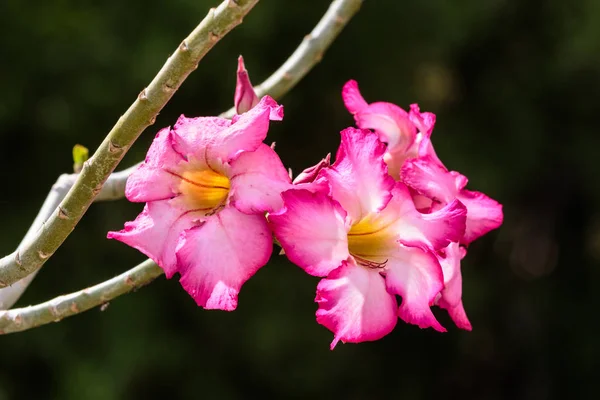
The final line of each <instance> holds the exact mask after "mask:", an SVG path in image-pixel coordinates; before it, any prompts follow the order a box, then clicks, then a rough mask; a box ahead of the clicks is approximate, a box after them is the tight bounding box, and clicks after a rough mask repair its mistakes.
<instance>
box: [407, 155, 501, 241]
mask: <svg viewBox="0 0 600 400" xmlns="http://www.w3.org/2000/svg"><path fill="white" fill-rule="evenodd" d="M400 176H401V180H402V182H404V183H405V184H407V185H408V186H410V187H411V188H413V189H414V190H415V191H416V192H417V193H419V194H421V195H423V196H426V197H427V198H429V199H432V200H433V201H434V202H433V204H432V209H433V210H435V208H436V207H441V206H443V205H445V204H448V203H450V202H452V201H454V200H455V199H458V200H460V202H461V203H463V204H464V205H465V206H466V207H467V228H466V230H465V235H464V237H463V238H462V239H461V240H460V242H461V243H463V244H466V245H468V244H469V243H471V242H472V241H473V240H475V239H477V238H478V237H480V236H483V235H484V234H486V233H488V232H489V231H491V230H493V229H496V228H498V227H499V226H500V225H502V220H503V213H502V204H500V203H498V202H497V201H496V200H494V199H492V198H490V197H488V196H486V195H485V194H483V193H481V192H474V191H470V190H466V189H465V186H466V185H467V182H468V179H467V177H466V176H464V175H461V174H460V173H458V172H456V171H448V170H447V169H446V168H445V167H444V166H442V165H440V164H439V163H437V162H436V161H435V160H434V159H432V158H431V157H429V156H424V157H419V158H414V159H410V160H407V161H406V162H405V163H404V165H403V167H402V170H401V173H400Z"/></svg>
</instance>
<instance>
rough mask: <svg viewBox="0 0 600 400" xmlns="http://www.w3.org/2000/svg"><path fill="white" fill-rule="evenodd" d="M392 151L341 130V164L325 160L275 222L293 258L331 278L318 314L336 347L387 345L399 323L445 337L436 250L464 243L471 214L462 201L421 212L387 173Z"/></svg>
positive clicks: (370, 136) (324, 284) (370, 137)
mask: <svg viewBox="0 0 600 400" xmlns="http://www.w3.org/2000/svg"><path fill="white" fill-rule="evenodd" d="M385 152H386V146H385V144H384V143H382V142H381V141H380V140H379V139H378V137H377V135H376V134H374V133H372V132H370V131H367V130H360V129H354V128H348V129H346V130H344V131H342V133H341V145H340V148H339V150H338V152H337V155H336V161H335V163H334V164H333V165H331V166H327V164H328V162H326V161H325V160H324V161H322V163H321V164H320V166H318V167H315V169H317V170H318V176H317V177H316V180H315V181H314V184H312V185H310V184H309V185H304V187H305V188H302V189H300V188H293V189H290V190H286V191H284V192H283V193H282V197H283V200H284V207H283V208H282V209H281V210H280V211H277V212H274V213H271V214H269V222H270V224H271V227H272V228H273V231H274V233H275V236H276V238H277V239H278V241H279V243H281V246H282V248H283V250H284V251H285V254H286V255H287V257H288V258H289V259H290V260H291V261H292V262H294V263H295V264H297V265H299V266H300V267H301V268H303V269H304V270H305V271H306V272H307V273H309V274H311V275H315V276H319V277H324V279H322V280H321V281H320V283H319V284H318V286H317V296H316V299H315V300H316V302H317V303H318V305H319V308H318V311H317V313H316V316H317V321H318V322H319V323H320V324H322V325H324V326H325V327H327V328H328V329H330V330H331V331H333V333H334V335H335V337H334V340H333V342H332V344H331V348H333V347H334V346H335V345H336V344H337V343H338V341H340V340H342V341H344V342H362V341H369V340H376V339H379V338H381V337H383V336H385V335H386V334H388V333H389V332H390V331H391V330H392V329H393V328H394V326H395V325H396V321H397V319H398V316H399V317H400V318H402V319H403V320H404V321H406V322H409V323H413V324H416V325H418V326H420V327H421V328H426V327H433V328H434V329H436V330H438V331H444V330H445V329H444V328H443V327H442V326H441V325H440V323H439V322H438V321H437V320H436V318H435V316H434V315H433V313H432V312H431V309H430V306H431V305H433V304H434V302H435V301H436V300H437V299H438V295H439V293H440V292H441V291H442V290H443V289H444V276H443V271H442V267H441V265H440V263H439V261H438V259H437V257H436V255H435V253H434V252H435V251H437V250H442V249H444V248H446V247H447V246H448V245H449V244H450V243H451V242H456V241H458V240H460V238H462V236H463V233H464V229H465V208H464V206H463V205H462V204H461V203H460V202H459V201H457V200H455V201H453V202H451V203H450V204H448V205H447V206H445V207H443V208H441V209H439V210H437V211H435V212H432V213H429V214H421V213H420V212H418V211H417V210H416V208H415V205H414V203H413V200H412V197H411V195H410V193H409V190H408V188H407V187H406V186H405V185H404V184H403V183H402V182H395V181H394V179H392V177H391V176H390V175H389V174H388V171H387V167H386V164H385V163H384V161H383V155H384V153H385ZM307 175H311V174H307ZM396 295H400V296H402V303H401V305H400V307H398V304H397V300H396Z"/></svg>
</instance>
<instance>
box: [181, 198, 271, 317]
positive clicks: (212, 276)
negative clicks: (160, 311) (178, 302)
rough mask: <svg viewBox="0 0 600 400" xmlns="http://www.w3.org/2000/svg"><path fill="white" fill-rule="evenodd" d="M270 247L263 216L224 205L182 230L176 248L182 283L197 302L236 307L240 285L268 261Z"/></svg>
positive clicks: (219, 308) (220, 306)
mask: <svg viewBox="0 0 600 400" xmlns="http://www.w3.org/2000/svg"><path fill="white" fill-rule="evenodd" d="M272 250H273V244H272V238H271V232H270V231H269V228H268V226H267V222H266V220H265V218H264V217H263V216H261V215H246V214H243V213H241V212H239V211H238V210H236V209H235V208H233V207H225V208H224V209H223V210H221V211H219V212H218V213H217V214H215V215H214V216H212V217H211V218H209V219H207V220H206V222H205V223H204V224H202V225H200V226H196V227H193V228H191V229H188V230H186V231H185V232H184V233H183V235H182V238H181V242H180V244H179V246H178V247H177V251H176V253H177V260H178V262H179V264H180V266H181V279H180V282H181V286H183V288H184V289H185V290H186V291H187V292H188V293H189V294H190V295H191V296H192V297H193V298H194V300H195V301H196V303H197V304H198V305H199V306H202V307H204V308H206V309H217V310H226V311H232V310H235V309H236V307H237V304H238V293H239V292H240V289H241V287H242V285H243V284H244V283H245V282H246V281H247V280H248V279H250V277H252V276H253V275H254V274H255V273H256V271H258V270H259V269H260V268H261V267H262V266H264V265H265V264H266V263H267V261H269V257H270V256H271V252H272Z"/></svg>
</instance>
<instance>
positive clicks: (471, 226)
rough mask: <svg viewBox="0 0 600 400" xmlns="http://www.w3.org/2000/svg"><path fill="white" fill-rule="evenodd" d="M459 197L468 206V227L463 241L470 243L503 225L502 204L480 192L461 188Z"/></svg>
mask: <svg viewBox="0 0 600 400" xmlns="http://www.w3.org/2000/svg"><path fill="white" fill-rule="evenodd" d="M457 198H458V199H459V200H460V201H461V203H463V204H464V205H465V206H466V207H467V229H466V230H465V235H464V237H463V239H462V241H461V242H462V243H464V244H469V243H471V242H472V241H473V240H475V239H477V238H478V237H480V236H483V235H485V234H486V233H488V232H489V231H491V230H493V229H496V228H498V227H499V226H500V225H502V221H503V219H504V215H503V213H502V204H500V203H498V202H497V201H496V200H494V199H492V198H490V197H488V196H486V195H485V194H483V193H480V192H472V191H470V190H464V189H463V190H461V191H460V193H459V194H458V196H457Z"/></svg>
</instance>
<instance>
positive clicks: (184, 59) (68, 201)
mask: <svg viewBox="0 0 600 400" xmlns="http://www.w3.org/2000/svg"><path fill="white" fill-rule="evenodd" d="M257 2H258V0H226V1H224V2H223V3H222V4H221V5H220V6H219V7H218V8H216V9H211V10H210V12H209V13H208V16H207V17H206V18H205V19H204V20H203V21H202V22H201V23H200V25H198V26H197V27H196V29H194V31H193V32H192V33H191V34H190V35H189V36H188V37H187V38H186V39H185V40H184V41H183V42H181V44H180V45H179V47H178V48H177V49H176V50H175V52H174V53H173V55H171V57H169V59H168V60H167V62H166V63H165V65H164V66H163V67H162V69H161V70H160V71H159V73H158V75H156V77H155V78H154V79H153V80H152V82H151V83H150V84H149V85H148V87H147V88H145V89H144V90H142V92H141V93H140V94H139V96H138V98H137V99H136V100H135V102H134V103H133V104H132V105H131V107H129V109H128V110H127V111H126V112H125V114H124V115H123V116H122V117H121V118H119V121H118V122H117V124H116V125H115V126H114V127H113V129H112V130H111V131H110V132H109V134H108V136H107V137H106V138H105V139H104V141H103V142H102V144H101V145H100V147H99V148H98V150H96V152H95V153H94V155H93V156H92V158H90V159H89V160H88V161H86V162H85V163H84V165H83V169H82V170H81V173H80V174H79V175H78V177H77V181H76V183H75V185H74V186H73V187H72V188H71V190H70V191H69V193H68V194H67V196H66V197H65V199H64V200H63V201H62V202H61V203H60V205H59V206H58V207H57V209H56V210H55V212H54V213H53V214H52V215H51V216H50V218H49V219H48V220H47V221H46V222H45V223H44V225H43V226H42V228H41V229H40V230H39V231H38V232H37V233H36V235H35V237H33V238H32V239H31V240H30V241H27V242H26V243H24V244H23V245H22V246H20V247H19V248H18V249H17V250H16V251H15V252H14V253H12V254H10V255H8V256H6V257H4V258H2V259H1V260H0V287H5V286H8V285H10V284H12V283H14V282H17V281H18V280H20V279H22V278H24V277H26V276H27V275H29V274H31V273H32V272H34V271H37V270H38V269H39V268H40V267H41V266H42V265H43V264H44V263H45V262H46V261H47V260H48V258H50V257H51V256H52V255H53V254H54V252H55V251H56V250H57V249H58V248H59V247H60V245H61V244H62V243H63V241H64V240H65V239H66V238H67V236H69V234H70V233H71V232H72V231H73V229H74V228H75V226H76V225H77V223H78V222H79V220H80V219H81V217H82V216H83V214H84V213H85V212H86V211H87V209H88V207H89V205H90V204H91V203H92V201H93V200H94V197H96V195H98V193H100V191H101V189H102V185H103V183H104V181H105V180H106V179H107V178H108V176H109V175H110V174H111V172H113V171H114V169H115V167H116V166H117V165H118V164H119V162H120V161H121V159H122V158H123V156H124V155H125V153H126V152H127V150H128V149H129V148H130V147H131V145H132V143H133V142H134V141H135V140H136V139H137V138H138V136H139V135H140V134H141V133H142V131H143V130H144V129H146V128H147V127H148V126H149V125H152V124H153V123H154V120H155V118H156V115H157V114H158V113H159V111H160V110H162V108H163V107H164V106H165V104H167V102H168V101H169V100H170V99H171V97H172V96H173V94H174V93H175V91H176V90H177V89H178V88H179V86H180V85H181V84H182V83H183V81H184V80H185V79H186V78H187V76H188V75H189V74H190V73H191V72H192V71H193V70H195V69H196V68H197V67H198V62H199V61H200V60H201V59H202V57H204V55H205V54H206V53H207V52H208V51H209V50H210V49H211V48H212V47H213V46H214V45H215V43H217V42H218V41H219V40H220V39H221V38H222V37H223V36H225V34H227V33H228V32H229V31H230V30H231V29H233V28H234V27H235V26H237V25H239V24H240V23H241V21H242V18H243V17H244V16H245V15H246V14H247V13H248V12H249V11H250V10H251V9H252V7H254V5H255V4H256V3H257Z"/></svg>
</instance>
